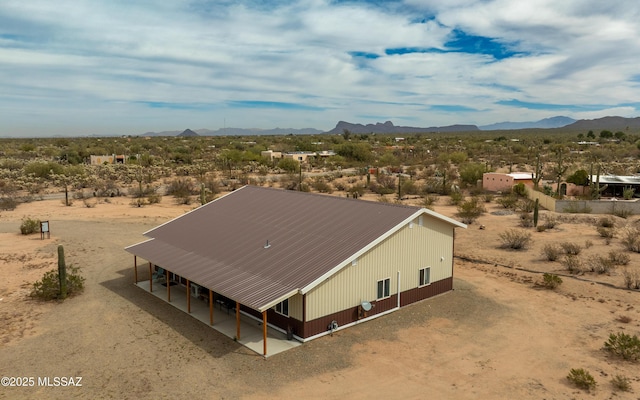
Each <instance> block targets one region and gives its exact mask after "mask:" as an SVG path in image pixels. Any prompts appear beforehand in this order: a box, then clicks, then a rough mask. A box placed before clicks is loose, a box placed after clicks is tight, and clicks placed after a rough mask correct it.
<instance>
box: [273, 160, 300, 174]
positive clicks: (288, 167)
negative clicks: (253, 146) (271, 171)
mask: <svg viewBox="0 0 640 400" xmlns="http://www.w3.org/2000/svg"><path fill="white" fill-rule="evenodd" d="M278 168H280V169H283V170H285V171H286V172H289V173H294V172H296V171H297V170H298V169H299V168H300V163H298V161H296V160H294V159H293V158H283V159H281V160H280V161H279V162H278Z"/></svg>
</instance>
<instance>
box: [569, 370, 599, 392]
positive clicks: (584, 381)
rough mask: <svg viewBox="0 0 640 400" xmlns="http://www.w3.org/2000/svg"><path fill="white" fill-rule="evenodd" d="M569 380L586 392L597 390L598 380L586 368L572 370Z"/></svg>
mask: <svg viewBox="0 0 640 400" xmlns="http://www.w3.org/2000/svg"><path fill="white" fill-rule="evenodd" d="M567 379H568V380H569V382H571V383H573V384H574V385H576V386H577V387H579V388H580V389H585V390H586V391H590V390H592V389H595V388H596V380H595V379H594V378H593V376H592V375H591V374H590V373H589V371H587V370H586V369H584V368H571V371H569V375H567Z"/></svg>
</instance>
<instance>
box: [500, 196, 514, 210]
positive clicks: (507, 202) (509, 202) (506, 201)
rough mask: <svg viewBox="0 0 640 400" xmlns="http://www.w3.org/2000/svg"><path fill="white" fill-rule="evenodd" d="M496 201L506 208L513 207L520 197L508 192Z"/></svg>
mask: <svg viewBox="0 0 640 400" xmlns="http://www.w3.org/2000/svg"><path fill="white" fill-rule="evenodd" d="M496 203H498V204H500V205H501V206H502V207H504V208H509V209H513V208H515V207H516V205H517V204H518V197H517V196H515V195H513V194H508V195H505V196H502V197H500V198H499V199H497V200H496Z"/></svg>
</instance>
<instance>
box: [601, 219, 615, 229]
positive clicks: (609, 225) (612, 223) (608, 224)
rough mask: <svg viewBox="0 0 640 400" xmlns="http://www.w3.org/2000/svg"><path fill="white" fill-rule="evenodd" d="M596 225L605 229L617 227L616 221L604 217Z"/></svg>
mask: <svg viewBox="0 0 640 400" xmlns="http://www.w3.org/2000/svg"><path fill="white" fill-rule="evenodd" d="M596 225H597V226H600V227H603V228H613V227H615V226H616V221H615V220H614V219H613V218H611V217H602V218H600V219H599V220H598V222H597V223H596Z"/></svg>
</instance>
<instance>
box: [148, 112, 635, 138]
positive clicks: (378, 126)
mask: <svg viewBox="0 0 640 400" xmlns="http://www.w3.org/2000/svg"><path fill="white" fill-rule="evenodd" d="M556 128H563V129H566V130H582V131H589V130H592V131H594V132H597V133H599V132H600V131H601V130H604V129H607V130H610V131H612V132H613V131H625V130H628V129H640V117H636V118H624V117H604V118H597V119H581V120H575V119H573V118H569V117H564V116H556V117H551V118H545V119H541V120H539V121H529V122H499V123H496V124H491V125H482V126H477V125H461V124H456V125H447V126H432V127H428V128H420V127H412V126H396V125H394V124H393V122H391V121H386V122H384V123H381V122H378V123H375V124H366V125H363V124H354V123H351V122H346V121H339V122H338V123H337V124H336V126H335V128H333V129H332V130H330V131H327V132H324V131H321V130H318V129H314V128H303V129H291V128H274V129H256V128H253V129H242V128H221V129H217V130H210V129H196V130H191V129H186V130H184V131H163V132H146V133H144V134H142V135H141V136H186V137H189V136H254V135H289V134H292V135H317V134H322V133H327V134H343V133H344V132H345V131H349V132H350V133H355V134H370V133H380V134H384V133H387V134H389V133H395V134H402V133H431V132H473V131H499V130H520V129H556Z"/></svg>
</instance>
